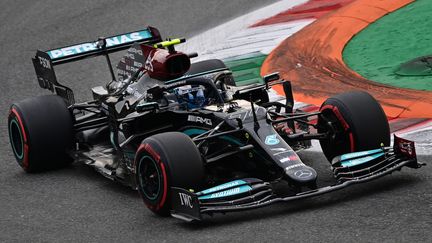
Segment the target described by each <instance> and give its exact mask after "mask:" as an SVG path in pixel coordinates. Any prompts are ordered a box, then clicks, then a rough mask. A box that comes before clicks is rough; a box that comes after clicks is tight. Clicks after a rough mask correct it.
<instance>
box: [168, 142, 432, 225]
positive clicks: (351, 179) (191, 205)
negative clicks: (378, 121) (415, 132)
mask: <svg viewBox="0 0 432 243" xmlns="http://www.w3.org/2000/svg"><path fill="white" fill-rule="evenodd" d="M423 165H424V164H421V163H418V162H417V158H416V153H415V146H414V142H412V141H408V140H405V139H402V138H399V137H397V136H395V139H394V146H393V147H386V148H384V147H383V148H380V149H375V150H370V151H364V152H356V153H351V154H347V155H342V156H339V157H336V158H335V159H334V160H333V162H332V166H333V173H334V176H335V178H336V180H337V182H336V183H335V184H334V185H331V186H325V187H321V188H317V189H313V190H309V191H305V192H301V193H295V194H292V195H289V196H278V195H277V194H275V192H274V190H273V189H272V186H271V184H270V183H269V182H264V181H261V180H259V179H255V178H247V179H241V180H235V181H232V182H228V183H225V184H222V185H219V186H216V187H213V188H210V189H207V190H204V191H201V192H197V193H195V192H192V191H191V190H186V189H183V188H178V187H172V188H171V195H172V197H171V200H172V211H171V215H172V216H173V217H176V218H179V219H182V220H185V221H189V222H190V221H197V220H198V221H199V220H202V217H203V215H212V214H213V213H225V212H234V211H242V210H248V209H254V208H260V207H264V206H267V205H270V204H273V203H277V202H288V201H294V200H298V199H303V198H307V197H313V196H318V195H321V194H324V193H328V192H332V191H336V190H340V189H342V188H345V187H347V186H350V185H354V184H358V183H363V182H368V181H371V180H374V179H377V178H379V177H382V176H384V175H387V174H390V173H392V172H394V171H396V170H401V168H402V167H404V166H407V167H410V168H420V167H421V166H423Z"/></svg>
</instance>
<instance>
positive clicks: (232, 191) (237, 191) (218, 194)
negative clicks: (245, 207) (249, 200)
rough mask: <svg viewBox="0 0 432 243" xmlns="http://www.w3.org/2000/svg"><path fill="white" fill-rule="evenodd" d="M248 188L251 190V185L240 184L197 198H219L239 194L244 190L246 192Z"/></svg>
mask: <svg viewBox="0 0 432 243" xmlns="http://www.w3.org/2000/svg"><path fill="white" fill-rule="evenodd" d="M250 190H252V187H250V186H249V185H242V186H239V187H235V188H231V189H228V190H225V191H221V192H215V193H212V194H209V195H204V196H201V197H199V199H215V198H221V197H229V196H233V195H237V194H241V193H244V192H248V191H250Z"/></svg>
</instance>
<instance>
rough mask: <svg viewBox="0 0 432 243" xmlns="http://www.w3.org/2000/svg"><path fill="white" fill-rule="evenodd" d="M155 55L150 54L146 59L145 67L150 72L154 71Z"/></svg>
mask: <svg viewBox="0 0 432 243" xmlns="http://www.w3.org/2000/svg"><path fill="white" fill-rule="evenodd" d="M153 58H154V56H153V55H151V54H150V55H148V57H147V60H146V61H145V64H144V68H145V69H146V70H148V71H150V72H153Z"/></svg>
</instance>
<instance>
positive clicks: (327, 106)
mask: <svg viewBox="0 0 432 243" xmlns="http://www.w3.org/2000/svg"><path fill="white" fill-rule="evenodd" d="M326 109H330V110H332V111H333V113H334V114H335V115H336V118H337V119H338V120H339V121H340V122H341V123H342V127H343V128H344V130H345V131H348V130H349V128H350V126H349V125H348V123H347V122H346V121H345V119H344V117H343V116H342V114H341V113H340V111H339V109H338V108H337V107H336V106H333V105H324V106H323V107H321V109H320V110H321V111H323V110H326ZM348 136H349V140H350V150H351V152H354V149H355V146H354V135H353V133H352V131H349V133H348Z"/></svg>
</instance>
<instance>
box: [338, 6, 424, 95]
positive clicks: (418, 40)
mask: <svg viewBox="0 0 432 243" xmlns="http://www.w3.org/2000/svg"><path fill="white" fill-rule="evenodd" d="M431 13H432V4H431V1H430V0H417V1H415V2H413V3H411V4H410V5H407V6H406V7H404V8H402V9H399V10H397V11H396V12H393V13H391V14H389V15H386V16H384V17H383V18H381V19H379V20H378V21H376V22H375V23H372V24H371V25H369V26H368V27H367V28H366V29H365V30H363V31H362V32H360V33H359V34H357V35H356V36H355V37H354V38H353V39H352V40H351V41H350V42H349V43H348V45H347V46H346V48H345V49H344V52H343V57H344V61H345V63H346V64H347V65H348V66H349V67H350V68H351V69H353V70H354V71H356V72H357V73H359V74H360V75H362V76H363V77H365V78H367V79H370V80H373V81H376V82H379V83H383V84H387V85H392V86H396V87H402V88H411V89H419V90H430V91H432V76H399V75H396V74H395V71H396V70H397V69H398V68H399V66H400V65H401V64H402V63H405V62H407V61H409V60H412V59H414V58H416V57H420V56H425V55H431V54H432V44H431V36H430V35H431V31H430V30H431V20H432V18H431Z"/></svg>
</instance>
